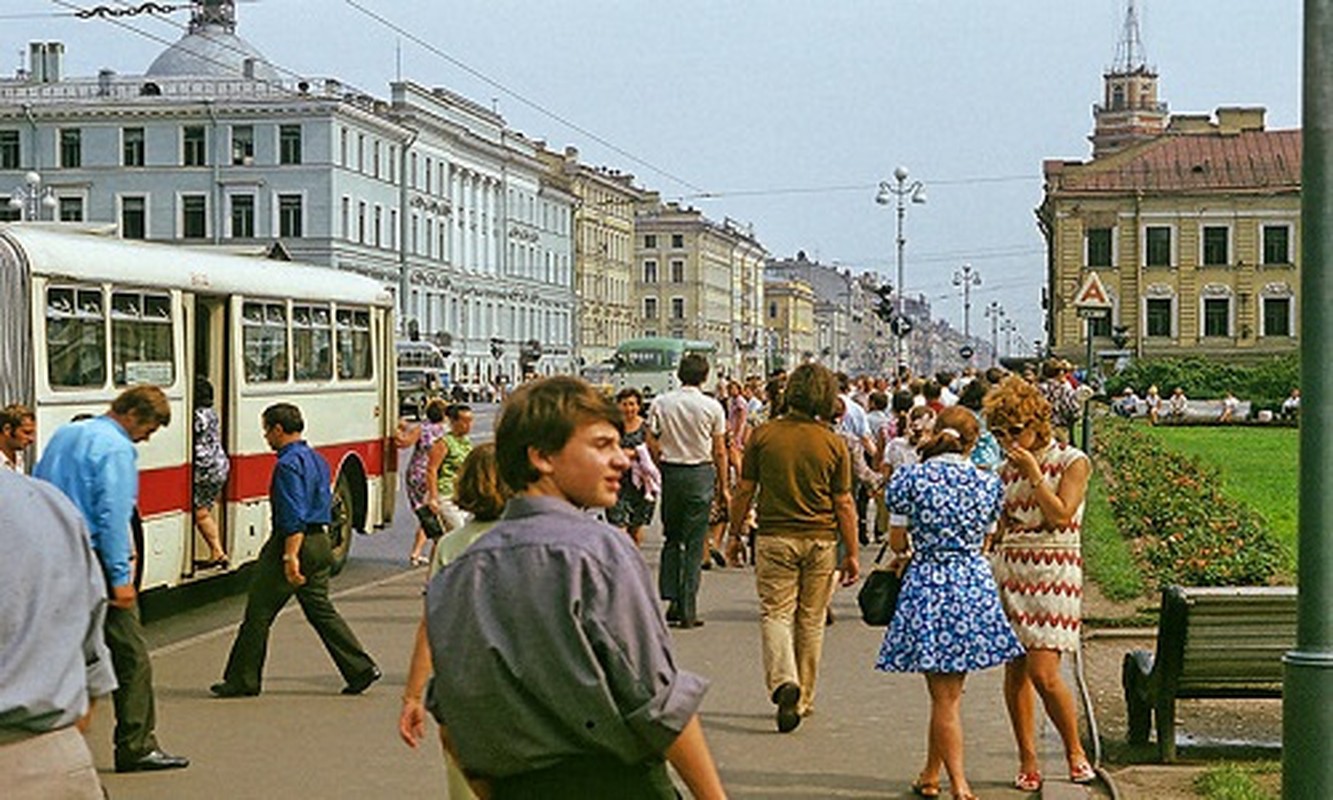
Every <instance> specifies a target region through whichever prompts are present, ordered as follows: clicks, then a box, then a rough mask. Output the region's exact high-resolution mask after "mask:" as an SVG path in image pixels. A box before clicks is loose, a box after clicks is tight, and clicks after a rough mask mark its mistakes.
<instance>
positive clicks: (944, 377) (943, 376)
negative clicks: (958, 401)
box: [935, 369, 955, 386]
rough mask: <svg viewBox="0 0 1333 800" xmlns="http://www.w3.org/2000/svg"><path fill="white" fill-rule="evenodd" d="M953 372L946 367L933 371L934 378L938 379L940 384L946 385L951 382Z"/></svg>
mask: <svg viewBox="0 0 1333 800" xmlns="http://www.w3.org/2000/svg"><path fill="white" fill-rule="evenodd" d="M954 377H955V376H954V374H953V373H952V372H950V371H948V370H947V369H944V370H940V371H939V372H936V373H935V380H937V381H939V384H940V386H948V385H949V384H951V383H953V379H954Z"/></svg>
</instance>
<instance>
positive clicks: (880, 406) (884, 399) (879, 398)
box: [870, 392, 889, 411]
mask: <svg viewBox="0 0 1333 800" xmlns="http://www.w3.org/2000/svg"><path fill="white" fill-rule="evenodd" d="M888 407H889V396H888V395H887V394H884V393H883V392H871V393H870V410H871V411H883V410H885V409H887V408H888Z"/></svg>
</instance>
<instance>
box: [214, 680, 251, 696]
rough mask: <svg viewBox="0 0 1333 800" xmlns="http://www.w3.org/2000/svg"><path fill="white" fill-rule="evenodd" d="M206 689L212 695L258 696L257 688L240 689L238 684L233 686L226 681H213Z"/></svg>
mask: <svg viewBox="0 0 1333 800" xmlns="http://www.w3.org/2000/svg"><path fill="white" fill-rule="evenodd" d="M208 691H210V692H212V693H213V696H214V697H224V698H225V697H258V696H259V690H258V689H242V688H241V687H239V686H233V685H232V684H230V683H227V682H226V681H222V682H221V683H215V684H213V685H212V686H210V687H208Z"/></svg>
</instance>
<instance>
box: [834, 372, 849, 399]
mask: <svg viewBox="0 0 1333 800" xmlns="http://www.w3.org/2000/svg"><path fill="white" fill-rule="evenodd" d="M833 377H834V378H836V379H837V382H838V393H839V394H847V392H849V391H851V389H852V378H851V376H850V375H848V374H847V373H845V372H839V373H837V374H835V375H834V376H833Z"/></svg>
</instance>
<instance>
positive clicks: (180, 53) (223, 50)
mask: <svg viewBox="0 0 1333 800" xmlns="http://www.w3.org/2000/svg"><path fill="white" fill-rule="evenodd" d="M247 60H253V62H254V72H253V77H254V78H256V79H258V80H264V81H277V80H280V76H279V75H278V71H277V70H276V69H274V68H273V65H272V64H270V63H268V60H267V59H265V58H264V56H263V54H262V53H260V52H259V51H258V50H256V49H255V48H254V47H252V46H251V45H250V44H249V43H248V42H246V41H245V40H244V39H242V38H241V37H239V36H237V35H236V34H235V33H232V32H231V31H229V30H227V29H226V28H224V27H222V26H218V25H208V26H205V27H202V28H200V29H198V30H195V31H192V32H190V33H188V34H186V35H185V36H183V37H182V38H181V40H180V41H178V42H176V43H175V44H173V45H172V46H171V47H168V48H167V49H166V50H165V51H164V52H163V53H162V55H160V56H158V57H157V60H155V61H154V62H153V64H152V66H150V67H149V68H148V73H147V75H148V77H162V78H171V77H209V78H240V77H248V76H246V72H245V62H246V61H247Z"/></svg>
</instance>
